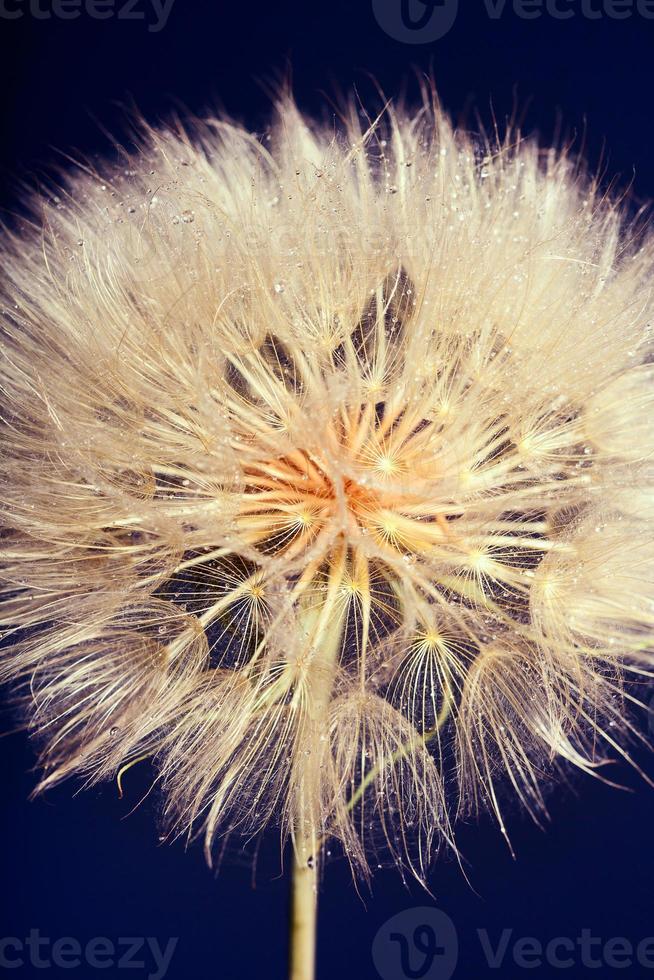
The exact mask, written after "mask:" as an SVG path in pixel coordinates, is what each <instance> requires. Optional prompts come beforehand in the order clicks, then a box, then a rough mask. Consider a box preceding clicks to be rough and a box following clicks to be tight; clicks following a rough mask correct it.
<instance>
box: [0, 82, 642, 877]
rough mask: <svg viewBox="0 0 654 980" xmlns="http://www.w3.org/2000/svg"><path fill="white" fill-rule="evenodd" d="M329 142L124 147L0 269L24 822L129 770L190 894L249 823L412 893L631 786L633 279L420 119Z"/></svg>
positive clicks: (631, 250) (62, 196)
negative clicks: (444, 858)
mask: <svg viewBox="0 0 654 980" xmlns="http://www.w3.org/2000/svg"><path fill="white" fill-rule="evenodd" d="M361 126H362V117H361V116H360V115H359V114H358V113H357V112H356V111H352V112H348V113H346V115H345V118H344V119H343V122H342V127H341V130H340V131H335V130H334V127H333V126H332V127H328V128H323V127H321V126H318V125H314V124H313V123H311V122H309V121H307V120H305V119H304V118H303V117H302V116H301V115H300V113H299V112H298V110H297V109H296V107H295V106H294V105H293V104H292V103H290V102H289V101H283V102H282V103H281V104H280V106H279V107H278V121H277V125H276V127H275V128H274V129H273V130H272V131H271V134H270V139H269V140H259V139H258V138H257V137H255V136H254V135H252V134H250V133H248V132H247V131H245V130H244V129H242V128H240V127H239V126H236V125H233V124H231V123H229V122H227V121H225V120H222V119H213V120H208V121H206V122H204V123H195V124H194V125H193V127H192V129H189V130H186V129H184V128H183V127H182V126H181V125H176V126H174V127H168V128H166V127H162V128H160V129H150V128H148V127H143V129H142V132H141V134H140V136H139V138H138V145H137V147H136V148H135V149H134V150H133V151H130V152H129V153H128V152H127V151H125V159H124V160H121V162H120V166H115V165H112V164H111V163H110V162H107V164H106V165H105V166H104V167H101V168H100V171H101V172H97V173H96V172H95V171H93V170H90V169H88V168H86V167H79V168H77V170H76V171H75V172H71V173H68V174H67V175H65V177H64V180H63V186H62V187H61V188H59V189H58V190H57V193H56V195H49V194H48V193H46V194H45V197H44V198H43V199H39V200H38V201H37V203H36V205H35V208H34V215H35V217H34V218H33V219H32V220H26V221H25V222H23V223H22V224H19V225H17V226H16V228H15V229H13V230H12V229H7V230H6V232H5V236H4V244H3V246H2V247H3V250H4V259H5V265H6V267H7V269H8V277H7V284H6V285H5V287H4V294H3V300H2V303H3V312H2V326H1V328H0V329H1V330H2V337H3V355H2V364H1V367H0V384H1V385H2V400H3V409H2V421H1V424H2V427H3V450H2V452H3V464H4V465H3V476H2V481H3V485H2V504H1V507H2V524H3V534H2V537H1V538H0V557H1V561H2V583H3V584H2V590H3V592H2V598H3V603H2V609H3V612H2V621H3V623H4V624H5V639H4V644H3V650H2V659H1V660H0V664H1V666H0V676H1V677H2V678H3V679H9V680H11V681H12V682H13V683H14V684H15V686H16V689H17V690H18V692H19V694H20V697H21V701H22V707H23V709H24V711H25V713H26V716H27V717H28V718H29V724H30V725H31V726H32V729H33V731H34V732H35V733H36V735H37V737H38V740H39V742H40V744H41V745H42V763H43V767H44V776H43V779H42V782H41V788H47V787H49V786H51V785H53V784H55V783H57V782H58V781H60V780H61V779H63V778H65V777H68V776H69V775H73V774H78V775H80V774H81V775H82V777H83V778H85V779H86V780H87V781H88V782H94V781H96V780H99V779H104V778H109V777H115V776H116V775H117V774H118V773H121V777H120V779H121V785H122V784H124V783H125V782H126V781H128V780H129V767H130V766H131V765H132V764H136V762H137V761H139V760H141V759H143V758H146V757H147V758H151V759H152V760H153V761H154V764H155V766H156V768H157V770H158V773H159V782H160V785H161V789H162V810H163V820H164V821H165V823H166V835H167V836H168V835H169V833H170V831H173V832H176V833H188V834H190V835H191V836H193V835H195V834H196V833H201V832H202V833H204V837H205V844H206V851H207V856H208V857H209V859H210V860H212V859H213V856H214V855H215V853H216V848H215V846H214V845H215V843H216V841H217V840H218V839H220V838H222V837H226V836H227V837H229V836H231V835H238V834H243V835H251V834H253V833H257V832H259V831H261V830H262V829H264V828H265V827H267V826H268V825H271V824H274V825H276V826H277V827H278V828H279V830H280V833H281V835H282V837H283V838H284V839H286V838H288V837H290V838H292V840H293V842H294V846H295V848H296V851H297V852H298V854H299V855H300V856H301V857H302V860H303V861H304V863H305V864H306V863H307V862H308V861H309V860H311V861H315V860H316V856H317V855H319V854H321V853H323V852H324V851H325V848H326V847H327V846H329V848H330V850H333V849H334V848H335V847H338V846H340V847H341V849H342V850H343V851H344V853H346V855H347V856H348V858H349V860H350V862H351V863H352V866H353V868H354V870H355V871H356V872H358V873H361V874H363V875H364V876H367V875H368V874H369V873H370V868H371V867H375V866H377V864H378V863H380V862H381V863H383V862H385V861H386V860H387V859H388V858H390V859H391V860H393V861H396V862H397V863H398V864H400V865H403V866H404V867H408V868H409V869H410V871H411V872H412V873H413V874H415V875H416V876H417V877H418V878H420V879H424V877H425V875H426V872H427V868H428V865H429V861H430V857H431V855H433V854H434V853H436V851H437V850H438V848H439V847H440V846H442V845H446V846H449V847H452V848H455V847H456V845H455V842H454V837H453V824H454V819H455V817H456V816H457V815H462V814H465V813H469V812H470V811H476V810H484V809H488V808H490V809H491V811H492V812H493V813H494V814H495V816H496V818H497V820H498V823H499V825H500V827H501V829H502V831H503V832H506V821H505V817H504V800H505V798H506V795H507V792H509V793H513V794H517V796H518V798H519V800H520V802H521V803H522V805H523V806H524V807H525V808H526V809H527V810H529V812H531V813H532V815H533V816H534V817H535V818H536V819H539V818H540V816H542V814H543V811H544V808H545V798H544V788H543V782H544V779H545V777H546V776H551V775H555V774H556V771H557V769H559V768H564V767H570V766H574V767H577V768H578V769H581V770H583V771H586V772H589V773H590V772H597V770H598V767H599V766H600V764H601V762H602V761H603V760H604V758H605V757H606V756H607V755H608V754H610V753H611V752H613V753H615V752H618V753H621V754H622V755H623V756H624V757H626V758H627V759H628V760H631V756H630V754H629V751H630V750H629V748H628V747H627V745H628V741H629V739H630V738H632V737H634V736H636V734H637V732H636V729H635V724H634V722H633V721H632V720H631V719H630V716H629V714H628V712H627V708H626V705H627V703H628V702H629V701H631V702H633V701H634V697H635V696H634V694H633V693H632V690H633V689H632V687H631V686H630V685H631V683H632V680H631V678H634V679H637V678H640V679H641V681H642V679H643V678H644V677H646V676H648V672H649V670H650V667H651V661H652V647H653V634H654V547H653V545H652V541H653V534H652V530H653V526H654V507H653V504H652V501H653V499H654V496H653V493H652V490H653V486H654V467H653V466H652V462H651V460H652V449H653V448H654V447H653V438H654V437H653V432H652V425H651V417H652V407H653V404H654V385H653V384H652V382H653V381H654V378H653V377H652V364H651V361H652V331H651V322H652V314H653V312H654V311H653V308H652V296H651V284H652V273H653V270H654V244H653V242H652V238H651V235H650V234H649V233H648V232H647V231H646V230H643V229H642V228H638V227H636V226H635V225H633V224H630V223H629V221H628V218H627V217H626V213H625V210H624V207H623V205H620V204H618V203H614V202H612V201H611V200H610V199H609V197H608V196H607V195H605V194H604V193H603V192H602V190H601V189H600V188H599V187H598V186H597V184H596V183H595V182H594V181H593V180H592V179H590V178H589V177H588V176H587V175H586V174H585V172H584V170H583V167H582V166H581V164H580V163H579V162H578V161H576V160H574V159H572V158H571V157H570V156H566V155H565V154H564V153H561V152H558V151H543V150H541V149H540V148H539V147H538V146H537V145H536V144H535V143H534V142H531V141H528V140H523V139H522V138H521V137H520V135H519V134H517V133H509V134H507V136H506V139H505V140H504V141H503V142H501V143H496V142H494V141H491V140H487V141H486V144H485V146H484V151H483V161H481V162H480V153H479V152H478V147H477V145H476V143H474V142H473V140H472V139H471V138H470V137H468V136H466V135H465V134H464V133H460V132H458V131H455V130H454V129H453V128H452V126H451V125H450V123H449V121H448V120H447V118H446V117H445V116H444V115H443V113H442V112H441V110H440V109H439V108H438V107H436V106H435V105H434V104H433V102H432V101H431V99H430V97H429V96H426V99H425V103H424V105H423V107H422V108H421V109H420V110H419V111H417V112H410V111H409V110H408V109H406V108H402V107H398V108H393V107H392V106H391V107H387V109H386V110H385V112H384V114H382V116H380V118H379V119H378V120H377V121H376V122H375V123H374V124H372V125H371V126H370V127H369V128H368V129H362V128H361ZM407 161H410V162H411V166H410V167H409V166H408V165H407ZM80 246H83V247H80ZM609 733H610V734H609Z"/></svg>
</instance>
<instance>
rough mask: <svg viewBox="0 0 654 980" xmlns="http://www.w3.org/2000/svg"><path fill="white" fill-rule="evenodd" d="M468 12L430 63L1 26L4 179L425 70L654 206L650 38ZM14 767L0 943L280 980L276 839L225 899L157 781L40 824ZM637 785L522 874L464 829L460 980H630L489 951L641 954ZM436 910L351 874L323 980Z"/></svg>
mask: <svg viewBox="0 0 654 980" xmlns="http://www.w3.org/2000/svg"><path fill="white" fill-rule="evenodd" d="M14 2H17V0H14ZM119 2H122V0H119ZM140 2H141V4H142V3H143V2H144V0H140ZM461 6H462V7H463V8H464V9H462V11H461V12H460V14H459V17H458V19H457V22H456V24H455V26H454V28H453V29H452V31H451V32H450V33H449V34H448V35H447V36H446V37H445V38H444V39H443V40H441V41H439V42H437V43H435V44H433V45H431V46H426V47H421V46H419V45H415V46H408V45H404V44H401V43H398V42H396V41H394V40H392V39H391V38H389V37H388V36H387V35H386V34H384V32H383V31H382V30H381V29H380V27H379V26H378V24H377V22H376V21H375V19H374V17H373V14H372V8H371V2H370V0H331V2H329V3H326V2H324V3H316V2H293V3H286V4H283V5H280V4H278V3H275V2H272V0H268V2H260V0H256V2H255V0H239V2H233V3H225V2H224V0H213V2H210V0H205V2H199V0H197V2H196V0H176V4H175V6H174V7H173V11H172V14H171V17H170V20H169V22H168V24H167V26H166V28H165V29H164V30H162V31H161V32H160V33H151V32H148V30H147V26H146V24H145V23H143V22H139V21H121V20H118V19H109V20H105V21H94V20H90V19H89V18H88V17H85V16H82V17H80V18H79V19H78V20H73V21H55V20H50V21H37V20H36V19H34V17H31V16H27V15H26V16H24V17H22V18H21V19H18V20H14V21H7V20H3V19H0V32H1V34H2V40H3V48H4V56H3V59H2V61H1V63H0V76H1V79H2V83H3V90H4V93H5V124H4V133H5V139H6V142H5V146H4V148H3V154H2V167H3V173H4V176H5V177H8V176H10V175H11V176H13V177H14V178H15V177H22V176H26V175H27V176H30V175H33V174H34V173H36V172H37V171H38V168H39V166H40V165H41V164H44V163H48V162H49V161H51V160H52V159H53V158H54V153H53V150H52V149H51V147H53V146H54V147H59V148H70V147H73V146H74V147H78V148H80V149H82V150H84V151H95V150H101V149H102V148H103V147H104V145H105V144H104V138H103V137H102V135H101V133H100V130H99V127H98V124H97V122H96V121H95V119H99V120H100V121H101V122H102V123H103V124H106V125H107V126H108V127H109V128H110V129H114V130H116V131H118V132H119V131H120V124H119V119H120V110H119V109H118V108H117V106H116V104H115V103H116V102H117V101H124V100H125V99H126V98H129V97H130V96H132V97H133V98H134V101H135V102H136V104H137V105H138V106H139V107H140V108H141V110H142V111H143V112H144V113H145V115H146V116H147V117H148V118H150V119H155V118H156V117H157V116H158V115H164V114H165V112H166V110H167V109H168V108H169V107H170V106H171V104H172V101H173V100H174V99H177V100H180V101H181V102H182V103H184V104H185V105H188V106H189V107H190V108H192V109H193V110H201V109H202V108H203V107H204V106H211V105H215V104H216V103H221V104H223V105H224V106H225V107H226V109H227V110H228V111H229V112H230V113H231V114H233V115H235V116H237V117H239V118H242V119H243V120H244V121H245V122H246V123H248V124H249V125H251V126H254V127H262V126H263V125H264V120H265V118H266V112H267V99H266V96H265V94H264V92H263V91H262V88H261V86H260V84H259V80H261V79H264V80H265V79H269V78H270V77H271V74H272V73H273V72H275V71H279V70H280V69H281V70H284V69H285V66H286V65H287V63H291V64H292V66H293V77H294V82H295V88H296V91H297V93H298V95H299V98H300V102H301V103H302V105H303V106H304V107H306V108H308V109H315V108H316V107H318V106H319V105H320V104H321V102H322V98H321V95H320V91H321V90H326V91H328V92H330V91H333V90H334V83H336V84H338V85H340V86H341V87H348V86H349V85H350V84H351V83H352V82H356V83H357V84H358V85H359V86H360V87H361V88H362V90H363V91H364V92H365V91H369V90H370V85H369V82H368V81H367V80H366V72H372V73H373V74H374V75H375V77H376V78H377V79H378V81H379V82H380V84H381V85H382V87H383V88H384V90H385V91H386V93H387V94H392V93H394V92H396V91H397V89H398V86H399V84H400V82H401V80H402V79H403V78H404V77H405V76H406V75H407V72H408V71H409V69H410V68H411V67H412V66H418V67H419V68H422V69H427V68H428V67H429V66H430V64H431V65H432V66H433V71H434V74H435V77H436V79H437V83H438V86H439V90H440V93H441V96H442V99H443V102H444V104H445V105H446V106H447V107H448V108H449V109H450V111H451V112H453V113H454V114H455V115H456V116H459V115H461V114H465V113H466V112H467V111H468V110H469V107H470V105H471V104H476V105H477V106H478V107H479V108H480V109H481V111H482V115H484V116H485V117H486V118H488V117H489V108H490V105H491V98H492V104H493V106H494V110H495V113H496V115H497V117H498V118H499V119H500V120H501V119H503V118H504V117H505V116H506V115H509V114H511V112H512V111H513V108H514V105H516V104H517V105H518V106H519V107H520V108H521V109H524V108H525V107H526V111H525V113H524V119H525V125H526V128H527V129H530V130H534V129H538V130H539V131H540V132H541V133H542V134H543V137H544V138H545V139H547V138H548V137H549V136H550V135H551V134H552V132H553V130H554V128H555V126H556V123H557V117H558V114H559V113H560V115H561V118H562V120H563V123H564V126H565V127H566V128H567V129H568V130H569V131H573V132H578V133H580V134H581V133H582V132H583V131H584V127H585V126H586V128H587V131H588V138H587V141H586V145H587V153H588V156H589V157H590V160H591V162H592V163H593V165H598V163H599V161H600V157H601V154H602V148H603V146H604V145H605V147H606V154H605V160H606V159H608V170H609V171H610V172H611V173H615V172H617V173H619V174H621V175H622V180H623V182H624V183H628V182H629V181H630V180H631V179H632V176H633V174H634V170H635V183H634V193H635V195H636V196H637V197H638V198H645V199H646V198H649V197H651V196H652V195H653V194H654V168H653V166H652V152H653V150H654V135H653V129H652V111H651V105H652V91H653V82H654V58H653V57H652V55H653V54H654V22H653V21H644V20H642V19H640V18H638V17H633V18H631V19H629V20H623V21H618V20H612V19H603V20H597V21H589V20H584V19H581V18H580V17H579V18H576V19H573V20H569V21H554V20H552V19H550V18H547V17H543V18H541V19H540V20H537V21H523V20H520V19H519V18H517V17H516V16H515V14H514V13H513V12H512V11H511V9H510V7H507V10H506V12H505V13H504V16H503V17H502V18H501V19H500V20H498V21H491V20H489V19H488V17H487V16H486V14H485V12H484V8H483V5H482V3H481V0H463V2H462V4H461ZM138 9H144V7H143V6H140V8H138ZM13 195H14V192H13V190H12V185H11V183H7V184H6V186H5V188H4V189H3V192H2V201H3V203H4V204H5V205H7V206H9V207H11V206H12V202H13V200H14V197H13ZM641 723H642V724H643V726H645V721H644V719H641ZM0 754H1V756H2V759H1V763H2V771H3V773H5V775H4V777H3V796H4V797H5V801H6V802H5V804H4V807H3V817H2V827H1V829H0V860H1V863H2V866H3V867H2V887H1V888H0V894H1V895H2V900H3V904H4V905H5V909H4V914H3V918H2V921H1V924H0V936H16V937H24V936H25V935H26V934H27V933H28V932H29V930H30V928H38V929H39V930H40V932H41V934H42V935H43V936H48V937H50V938H52V939H55V938H58V937H62V936H73V937H75V938H77V939H78V940H79V941H80V942H85V941H86V940H88V939H90V938H92V937H94V936H106V937H109V938H110V939H112V940H113V941H116V940H118V938H119V937H121V936H139V935H143V936H156V937H158V938H159V940H160V941H161V942H163V943H164V944H165V941H166V940H167V938H168V937H171V936H178V937H179V944H178V947H177V951H176V953H175V956H174V959H173V962H172V966H171V968H170V970H169V973H168V977H169V978H170V980H182V978H184V980H186V978H193V980H195V978H197V980H205V978H213V980H241V978H250V977H252V978H259V977H263V978H271V980H275V978H282V977H283V976H284V957H285V944H286V928H287V925H286V921H287V920H286V913H287V908H286V906H287V884H286V882H285V880H284V879H283V878H280V877H279V861H278V858H279V855H278V849H277V845H276V843H275V840H274V839H271V840H269V841H265V842H264V845H263V847H262V849H261V854H260V860H259V865H258V871H257V875H256V887H255V888H253V887H252V874H251V858H250V857H249V856H243V857H242V858H241V859H237V860H232V861H230V862H228V863H227V864H226V865H225V866H224V867H223V870H222V873H221V875H220V876H219V877H218V879H217V880H214V878H213V876H212V874H211V873H210V872H209V871H208V870H207V869H206V867H205V866H204V863H203V858H202V854H201V850H200V849H199V848H198V847H193V848H191V849H190V850H189V851H188V852H186V853H185V852H184V849H183V847H182V846H181V844H177V845H173V846H168V845H161V844H159V842H158V838H157V833H158V831H157V827H156V821H155V816H156V797H153V796H148V797H147V799H146V800H145V801H144V802H143V803H142V804H141V805H140V806H139V807H138V808H137V809H136V811H135V812H134V813H133V814H132V815H130V816H128V814H129V812H130V810H132V808H133V807H134V806H135V805H136V804H137V803H138V801H139V800H140V798H141V796H143V794H144V793H146V792H147V790H148V787H149V773H148V770H147V767H146V766H141V767H138V769H135V770H132V772H131V773H130V774H129V775H128V777H127V780H126V784H127V793H126V798H125V799H124V800H122V801H121V800H119V799H118V797H117V793H116V790H115V787H113V786H107V787H105V788H103V789H101V790H92V791H90V792H86V793H82V794H79V795H77V796H74V795H73V790H74V787H73V786H72V785H69V786H67V787H64V788H62V789H59V790H57V791H56V792H53V793H51V794H50V795H49V796H48V798H47V799H45V800H39V801H38V802H36V803H28V802H27V797H28V794H29V792H30V788H31V786H32V784H33V781H34V775H33V774H32V773H30V771H29V770H30V768H31V766H32V765H33V761H34V759H33V755H32V752H31V749H30V746H29V743H28V741H27V740H26V738H25V737H23V736H20V735H12V736H8V737H6V738H4V739H3V740H1V741H0ZM623 777H624V778H625V779H626V780H627V781H629V782H631V784H632V785H633V787H634V789H635V792H634V793H621V792H617V791H613V790H610V789H607V788H605V787H603V786H602V785H600V784H599V783H597V782H595V781H593V780H590V779H585V780H582V781H579V782H576V783H575V792H574V793H573V792H571V791H570V790H569V789H567V790H564V791H562V792H561V793H559V794H558V795H555V796H554V798H553V800H552V814H553V818H554V819H553V824H552V826H551V827H550V828H549V829H548V830H547V832H546V833H542V832H541V831H539V830H538V829H536V828H535V827H534V826H532V825H531V824H530V823H528V822H527V821H526V820H524V819H522V818H521V817H519V816H518V815H516V816H515V817H514V819H513V821H512V825H513V842H514V846H515V850H516V853H517V860H516V861H513V860H512V859H511V857H510V856H509V854H508V853H507V851H506V848H505V846H504V844H503V843H502V840H501V838H500V836H499V834H498V833H497V831H496V830H495V828H494V827H493V826H492V824H491V823H490V821H488V822H486V823H482V824H481V825H480V826H468V827H464V828H462V829H461V832H460V844H461V847H462V850H463V852H464V855H465V857H466V859H467V861H468V865H467V871H468V875H469V880H470V884H468V883H466V881H465V880H464V878H463V876H462V874H461V872H460V870H459V869H458V867H457V866H456V864H454V863H453V862H451V861H447V862H444V863H441V864H440V865H439V866H438V867H437V868H436V870H435V871H434V874H433V876H432V879H431V886H432V889H433V891H434V894H435V896H436V900H437V901H438V904H439V905H440V907H441V908H442V909H443V910H444V911H446V912H447V914H448V915H449V916H450V917H451V918H452V919H453V921H454V923H455V925H456V928H457V930H458V933H459V941H460V945H461V955H460V960H459V967H458V970H457V972H456V974H455V978H466V980H467V978H471V980H472V978H483V977H486V976H490V977H492V976H501V977H502V980H516V978H520V977H522V976H525V975H528V974H529V972H531V973H532V974H534V975H536V976H539V977H549V976H553V977H556V976H560V975H561V974H562V973H563V975H566V974H567V975H568V976H573V977H575V978H577V977H579V976H587V975H588V976H599V977H603V976H607V975H609V974H612V973H613V972H614V971H613V970H611V969H609V968H600V969H585V968H584V967H582V966H581V965H577V966H576V967H575V968H573V969H570V970H567V971H561V970H553V969H550V968H548V967H543V968H541V969H535V970H532V971H527V970H523V969H519V968H518V967H516V966H514V965H513V964H512V962H511V960H510V959H507V962H506V964H505V966H504V968H503V969H502V970H500V971H497V970H496V971H491V970H489V969H488V968H487V967H486V965H485V961H484V957H483V954H482V952H481V948H480V944H479V941H478V939H477V935H476V930H477V929H488V930H489V932H490V934H491V937H492V938H493V940H495V939H496V938H497V937H498V936H499V934H500V933H501V931H502V930H503V929H513V930H514V938H519V937H521V936H534V937H536V938H538V939H539V940H541V941H543V942H546V941H547V940H548V939H550V938H552V937H556V936H562V937H569V938H571V939H573V940H574V939H575V938H576V937H577V936H579V935H580V933H581V930H582V929H583V928H589V929H591V930H592V931H593V934H594V935H596V936H598V937H601V938H603V939H604V940H608V939H610V938H612V937H626V938H627V939H629V940H631V941H632V942H633V943H634V944H636V943H638V942H639V941H640V940H642V939H643V938H645V937H647V936H650V935H654V915H653V914H652V912H653V909H654V902H653V901H652V894H653V888H652V882H653V880H654V876H653V872H654V846H653V843H652V840H653V832H652V828H653V826H654V791H652V790H651V789H649V788H647V787H646V786H645V785H644V784H642V783H638V782H637V781H636V780H635V779H633V778H631V777H630V776H629V774H624V773H623ZM429 901H430V900H429V898H428V897H427V896H425V895H424V894H422V893H420V891H419V890H418V889H415V890H413V891H411V892H408V891H406V890H405V889H404V888H403V886H402V885H401V883H400V882H399V880H398V879H397V878H396V876H395V875H394V874H392V873H390V872H383V873H380V875H379V876H378V878H377V879H376V880H375V884H374V889H373V894H372V896H369V895H364V900H363V901H362V900H361V899H360V898H359V897H358V896H357V894H356V892H355V890H354V888H353V887H352V884H351V882H350V879H349V872H348V871H347V868H346V867H345V866H344V865H342V864H340V863H335V864H334V865H332V866H329V867H328V869H327V872H326V877H325V882H324V887H323V891H322V896H321V906H322V910H321V933H320V946H319V980H331V978H335V977H337V976H343V977H346V978H350V977H351V978H356V980H369V978H370V980H374V978H375V977H376V973H375V969H374V967H373V963H372V959H371V953H370V951H371V945H372V941H373V938H374V936H375V934H376V932H377V930H378V929H379V928H380V927H381V926H382V925H383V923H384V922H385V921H386V920H387V919H388V918H389V917H390V916H392V915H394V914H395V913H397V912H399V911H401V910H402V909H405V908H410V907H412V906H415V905H422V904H428V903H429ZM146 972H147V971H139V970H132V971H131V973H127V972H126V971H117V970H113V969H108V970H105V971H95V970H91V969H90V968H88V967H87V968H81V969H77V970H67V971H63V970H62V971H58V970H56V969H50V970H49V971H46V973H45V974H44V972H43V971H42V970H31V969H30V968H28V967H26V968H25V969H22V970H15V971H12V974H9V973H8V974H7V975H14V976H16V977H20V978H22V977H31V976H34V977H39V976H43V975H46V976H47V975H49V976H52V977H59V976H69V977H72V978H75V977H80V978H83V980H90V978H91V977H93V976H99V977H102V976H104V977H107V978H109V977H113V976H116V977H121V976H134V977H141V976H143V977H144V976H145V975H146ZM620 972H621V973H622V975H624V976H626V977H629V978H631V977H634V978H636V977H638V978H640V977H641V976H645V975H650V971H646V970H642V969H639V968H638V967H637V966H634V967H633V968H631V969H625V970H622V971H620ZM652 975H654V971H652ZM398 980H401V977H398Z"/></svg>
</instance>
